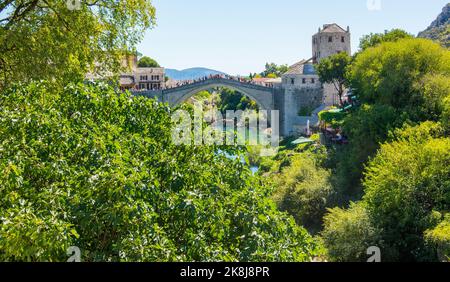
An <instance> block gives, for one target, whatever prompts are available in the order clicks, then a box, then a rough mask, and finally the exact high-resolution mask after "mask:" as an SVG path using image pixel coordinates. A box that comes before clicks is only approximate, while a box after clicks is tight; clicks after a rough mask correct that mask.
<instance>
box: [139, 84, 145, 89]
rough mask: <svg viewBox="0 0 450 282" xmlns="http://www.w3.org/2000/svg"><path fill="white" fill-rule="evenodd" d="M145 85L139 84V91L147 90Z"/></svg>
mask: <svg viewBox="0 0 450 282" xmlns="http://www.w3.org/2000/svg"><path fill="white" fill-rule="evenodd" d="M146 88H147V87H146V85H145V83H139V89H146Z"/></svg>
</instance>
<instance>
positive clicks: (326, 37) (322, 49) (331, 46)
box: [312, 23, 351, 106]
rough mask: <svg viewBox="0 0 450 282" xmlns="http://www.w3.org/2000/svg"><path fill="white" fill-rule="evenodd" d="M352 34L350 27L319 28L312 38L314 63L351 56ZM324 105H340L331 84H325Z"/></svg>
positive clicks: (327, 25) (329, 26)
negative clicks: (330, 57) (344, 55)
mask: <svg viewBox="0 0 450 282" xmlns="http://www.w3.org/2000/svg"><path fill="white" fill-rule="evenodd" d="M350 40H351V34H350V27H347V30H344V29H343V28H342V27H340V26H339V25H337V24H335V23H333V24H325V25H324V26H323V28H319V32H318V33H316V34H314V35H313V37H312V52H313V54H312V56H313V57H312V58H313V62H314V63H320V61H321V60H322V59H324V58H327V57H329V56H331V55H334V54H337V53H340V52H347V54H349V55H351V41H350ZM323 89H324V99H323V100H324V104H325V105H326V106H332V105H337V104H339V97H338V92H337V90H336V88H335V87H334V86H333V85H330V84H324V85H323Z"/></svg>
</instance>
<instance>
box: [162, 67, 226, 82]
mask: <svg viewBox="0 0 450 282" xmlns="http://www.w3.org/2000/svg"><path fill="white" fill-rule="evenodd" d="M216 74H225V73H223V72H220V71H216V70H212V69H207V68H190V69H185V70H181V71H180V70H176V69H166V76H168V77H169V78H170V79H173V80H192V79H198V78H201V77H205V76H209V75H216Z"/></svg>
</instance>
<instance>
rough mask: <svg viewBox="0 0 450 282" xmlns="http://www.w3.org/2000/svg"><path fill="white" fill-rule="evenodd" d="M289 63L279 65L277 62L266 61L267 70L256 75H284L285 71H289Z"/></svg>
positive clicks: (274, 76) (273, 76) (272, 76)
mask: <svg viewBox="0 0 450 282" xmlns="http://www.w3.org/2000/svg"><path fill="white" fill-rule="evenodd" d="M288 69H289V68H288V66H287V65H279V66H278V65H277V64H275V63H266V66H265V70H264V71H263V72H262V73H260V74H259V75H256V76H255V78H257V77H268V78H276V77H280V76H282V75H283V74H284V73H285V72H287V71H288Z"/></svg>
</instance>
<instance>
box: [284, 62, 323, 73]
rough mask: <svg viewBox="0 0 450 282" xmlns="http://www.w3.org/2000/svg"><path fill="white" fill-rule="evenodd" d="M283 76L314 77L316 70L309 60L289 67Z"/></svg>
mask: <svg viewBox="0 0 450 282" xmlns="http://www.w3.org/2000/svg"><path fill="white" fill-rule="evenodd" d="M285 74H303V75H315V74H316V70H315V68H314V66H313V64H312V63H311V59H309V60H301V61H300V62H298V63H295V64H293V65H292V66H290V67H289V70H288V71H287V72H286V73H285Z"/></svg>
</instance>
